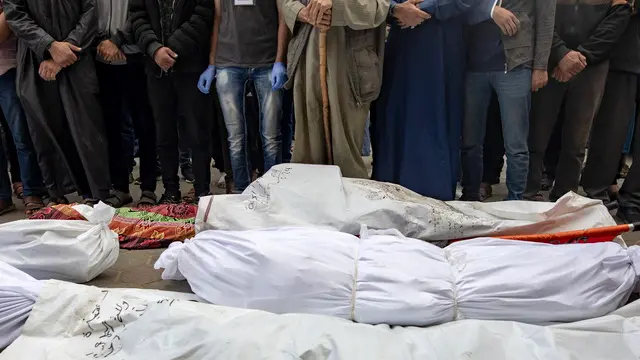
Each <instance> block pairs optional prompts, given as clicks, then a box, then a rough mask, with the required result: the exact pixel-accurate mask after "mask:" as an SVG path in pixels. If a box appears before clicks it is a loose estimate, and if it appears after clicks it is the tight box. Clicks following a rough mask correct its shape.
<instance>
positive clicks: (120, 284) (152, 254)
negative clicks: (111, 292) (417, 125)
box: [0, 158, 640, 292]
mask: <svg viewBox="0 0 640 360" xmlns="http://www.w3.org/2000/svg"><path fill="white" fill-rule="evenodd" d="M369 162H370V158H369ZM220 176H221V175H220V173H219V172H218V171H217V170H214V173H213V179H212V180H213V181H212V183H213V186H212V189H214V192H215V193H218V194H222V193H224V191H223V189H221V188H219V187H217V186H215V184H216V183H217V182H218V180H219V179H220ZM503 180H504V174H503ZM158 187H159V188H158V190H157V193H158V194H161V192H162V184H161V182H158ZM189 189H190V185H189V184H186V183H185V182H184V181H183V182H182V192H183V194H186V193H187V192H188V191H189ZM131 191H132V195H133V197H134V199H137V198H138V197H139V196H140V189H139V188H138V187H136V186H135V185H132V186H131ZM493 193H494V196H493V197H492V198H491V199H490V200H489V201H500V200H501V199H503V198H504V197H506V195H507V189H506V186H505V185H504V181H502V183H501V184H500V185H496V186H494V190H493ZM70 200H71V201H79V198H71V197H70ZM16 205H17V206H18V208H19V210H18V211H16V212H13V213H10V214H6V215H4V216H2V217H0V223H4V222H8V221H13V220H18V219H23V218H24V215H23V208H22V204H21V203H17V204H16ZM624 238H625V241H626V242H627V244H629V245H634V244H639V245H640V234H638V233H635V234H629V235H626V236H625V237H624ZM163 250H164V249H156V250H134V251H130V250H120V257H119V258H118V261H117V262H116V264H115V265H114V266H113V267H111V268H110V269H109V270H107V271H106V272H105V273H103V274H102V275H100V276H98V277H97V278H96V279H94V280H93V281H91V282H90V283H89V285H95V286H99V287H106V288H143V289H159V290H169V291H179V292H191V289H190V287H189V284H187V282H186V281H165V280H162V279H161V277H160V275H161V271H157V270H155V269H154V268H153V264H154V263H155V262H156V260H157V259H158V257H159V256H160V254H161V253H162V251H163Z"/></svg>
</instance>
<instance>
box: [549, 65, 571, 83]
mask: <svg viewBox="0 0 640 360" xmlns="http://www.w3.org/2000/svg"><path fill="white" fill-rule="evenodd" d="M572 77H573V75H571V74H569V73H566V72H564V71H562V70H561V69H560V67H556V68H555V69H553V78H554V79H556V80H558V82H561V83H565V82H567V81H569V80H571V78H572Z"/></svg>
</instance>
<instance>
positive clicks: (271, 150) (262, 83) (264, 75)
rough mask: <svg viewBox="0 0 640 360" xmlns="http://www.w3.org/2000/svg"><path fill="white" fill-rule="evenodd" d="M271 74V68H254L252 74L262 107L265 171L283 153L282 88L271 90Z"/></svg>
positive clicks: (261, 122)
mask: <svg viewBox="0 0 640 360" xmlns="http://www.w3.org/2000/svg"><path fill="white" fill-rule="evenodd" d="M270 75H271V68H261V69H254V71H253V74H252V77H253V82H254V86H255V89H256V94H257V96H258V104H259V108H260V135H261V137H262V149H263V151H262V152H263V155H264V171H265V172H267V171H269V169H271V167H272V166H274V165H276V164H278V163H279V160H280V159H281V156H280V155H281V153H282V141H281V139H282V137H281V133H280V129H281V128H280V124H281V118H282V90H278V91H272V90H271V80H270Z"/></svg>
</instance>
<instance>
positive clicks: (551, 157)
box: [541, 102, 564, 191]
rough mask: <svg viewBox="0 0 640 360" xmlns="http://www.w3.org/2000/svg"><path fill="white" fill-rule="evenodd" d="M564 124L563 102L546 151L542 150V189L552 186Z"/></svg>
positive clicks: (549, 188)
mask: <svg viewBox="0 0 640 360" xmlns="http://www.w3.org/2000/svg"><path fill="white" fill-rule="evenodd" d="M563 125H564V102H563V105H562V106H561V107H560V112H559V113H558V121H557V122H556V125H555V126H554V127H553V132H552V133H551V139H549V145H547V151H545V152H544V159H543V160H542V161H543V168H544V174H543V179H542V184H541V190H542V191H549V190H551V188H552V187H553V182H554V181H556V168H557V167H558V160H559V158H560V145H561V143H562V126H563Z"/></svg>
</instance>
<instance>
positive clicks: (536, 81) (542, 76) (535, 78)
mask: <svg viewBox="0 0 640 360" xmlns="http://www.w3.org/2000/svg"><path fill="white" fill-rule="evenodd" d="M548 81H549V75H548V74H547V71H546V70H533V73H532V74H531V91H533V92H536V91H538V90H540V89H542V88H543V87H545V85H547V82H548Z"/></svg>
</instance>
